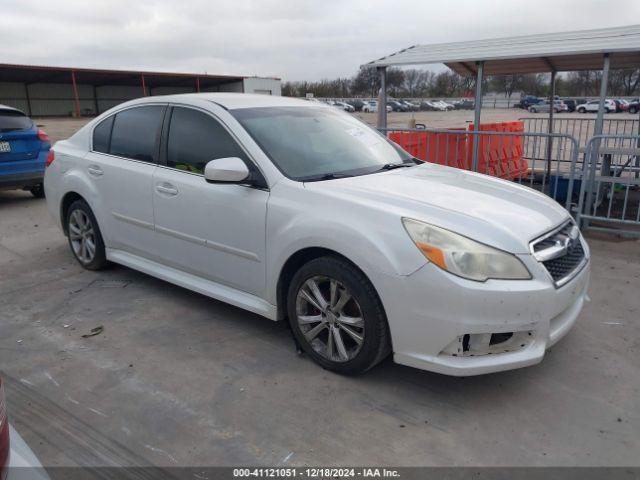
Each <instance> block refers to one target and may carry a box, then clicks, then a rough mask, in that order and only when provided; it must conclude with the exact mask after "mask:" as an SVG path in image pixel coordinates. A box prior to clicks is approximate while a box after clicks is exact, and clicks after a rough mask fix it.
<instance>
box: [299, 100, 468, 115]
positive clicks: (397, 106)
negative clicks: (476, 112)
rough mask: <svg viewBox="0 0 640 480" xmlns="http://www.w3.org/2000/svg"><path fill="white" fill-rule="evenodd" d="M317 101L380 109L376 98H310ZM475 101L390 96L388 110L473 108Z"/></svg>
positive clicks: (351, 108)
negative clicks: (412, 98)
mask: <svg viewBox="0 0 640 480" xmlns="http://www.w3.org/2000/svg"><path fill="white" fill-rule="evenodd" d="M308 100H311V101H315V102H321V103H326V104H328V105H332V106H334V107H337V108H340V109H342V110H344V111H346V112H365V113H367V112H368V113H375V112H377V111H378V101H377V100H375V99H372V100H366V99H353V100H345V101H342V100H324V99H316V98H312V99H308ZM474 107H475V102H474V101H473V100H471V99H468V98H463V99H460V100H454V101H452V102H446V101H444V100H423V101H420V102H418V101H415V100H414V101H412V100H406V99H395V98H390V99H388V100H387V111H388V112H419V111H423V112H424V111H427V112H429V111H435V112H446V111H449V110H473V109H474Z"/></svg>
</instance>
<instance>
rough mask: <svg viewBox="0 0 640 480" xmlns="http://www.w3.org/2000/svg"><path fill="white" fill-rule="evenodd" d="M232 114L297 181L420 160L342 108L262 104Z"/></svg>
mask: <svg viewBox="0 0 640 480" xmlns="http://www.w3.org/2000/svg"><path fill="white" fill-rule="evenodd" d="M231 114H232V115H233V116H234V117H235V118H236V119H237V120H238V121H239V122H240V124H241V125H242V126H243V127H244V128H245V129H246V130H247V132H249V134H250V135H251V136H252V137H253V139H254V140H255V141H256V143H258V144H259V145H260V147H261V148H262V149H263V150H264V152H265V153H266V154H267V155H268V156H269V157H270V158H271V160H272V161H273V163H274V164H275V165H276V167H278V169H279V170H280V171H281V172H282V173H283V174H284V175H286V176H287V177H289V178H292V179H294V180H298V181H314V180H327V179H330V178H337V177H342V176H354V175H364V174H368V173H374V172H377V171H381V170H385V169H386V168H385V167H388V166H389V165H390V164H394V165H395V164H411V165H413V164H414V161H413V157H411V155H409V154H408V153H407V152H405V151H404V150H402V149H401V148H400V147H398V146H397V145H395V144H394V143H392V142H390V141H389V140H387V138H386V137H384V136H383V135H381V134H379V133H378V132H377V131H376V130H373V129H372V128H370V127H368V126H366V125H365V124H363V123H362V122H360V121H359V120H357V119H355V118H353V117H352V116H350V115H349V114H347V113H343V112H341V111H339V110H334V109H328V108H322V107H262V108H246V109H239V110H233V111H231Z"/></svg>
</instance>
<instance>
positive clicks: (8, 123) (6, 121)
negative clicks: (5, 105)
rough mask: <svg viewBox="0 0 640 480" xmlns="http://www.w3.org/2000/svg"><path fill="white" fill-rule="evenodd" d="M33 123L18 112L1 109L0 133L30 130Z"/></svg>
mask: <svg viewBox="0 0 640 480" xmlns="http://www.w3.org/2000/svg"><path fill="white" fill-rule="evenodd" d="M32 125H33V122H32V121H31V119H30V118H29V117H27V116H26V115H25V114H24V113H22V112H19V111H17V110H4V109H0V132H10V131H12V130H28V129H30V128H31V126H32Z"/></svg>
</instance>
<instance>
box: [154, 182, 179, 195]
mask: <svg viewBox="0 0 640 480" xmlns="http://www.w3.org/2000/svg"><path fill="white" fill-rule="evenodd" d="M156 191H157V192H158V193H162V194H164V195H169V196H170V197H175V196H176V195H178V189H177V188H176V187H175V186H173V185H171V184H170V183H167V182H164V183H159V184H158V185H156Z"/></svg>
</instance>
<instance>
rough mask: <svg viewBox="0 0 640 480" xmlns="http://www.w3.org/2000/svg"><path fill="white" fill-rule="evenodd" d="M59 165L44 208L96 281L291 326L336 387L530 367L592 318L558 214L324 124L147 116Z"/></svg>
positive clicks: (265, 102) (202, 102) (113, 121)
mask: <svg viewBox="0 0 640 480" xmlns="http://www.w3.org/2000/svg"><path fill="white" fill-rule="evenodd" d="M54 148H55V155H54V157H53V158H52V161H51V162H50V164H49V166H48V168H47V171H46V175H45V189H46V198H47V204H48V207H49V210H50V212H51V214H52V215H53V216H54V218H55V220H56V222H57V223H58V224H59V225H60V226H61V228H62V230H63V231H64V233H65V235H67V236H68V240H69V246H70V249H71V252H72V253H73V255H74V256H75V257H76V259H77V260H78V262H79V263H80V264H81V265H82V266H83V267H85V268H87V269H92V270H97V269H100V268H102V267H104V266H105V265H106V263H107V262H108V261H111V262H116V263H120V264H122V265H126V266H129V267H131V268H134V269H137V270H140V271H142V272H145V273H147V274H150V275H153V276H156V277H158V278H161V279H163V280H166V281H168V282H172V283H174V284H177V285H180V286H182V287H186V288H189V289H192V290H194V291H197V292H200V293H202V294H204V295H208V296H210V297H212V298H216V299H219V300H222V301H225V302H228V303H230V304H233V305H236V306H238V307H241V308H244V309H247V310H249V311H252V312H255V313H258V314H260V315H262V316H264V317H266V318H268V319H271V320H285V319H287V320H288V322H289V323H290V325H291V328H292V330H293V333H294V336H295V339H296V341H297V342H298V343H299V345H300V346H301V347H302V349H303V350H304V351H305V352H306V353H307V354H308V355H309V357H311V358H312V359H313V360H315V361H316V362H317V363H319V364H320V365H322V366H323V367H325V368H327V369H330V370H334V371H336V372H340V373H349V374H355V373H362V372H364V371H366V370H368V369H369V368H371V367H373V366H374V365H375V364H376V363H378V362H379V361H381V360H382V359H384V358H385V357H386V356H387V355H389V354H390V353H393V358H394V360H395V361H396V362H398V363H401V364H405V365H410V366H413V367H417V368H421V369H425V370H431V371H435V372H441V373H446V374H451V375H474V374H481V373H488V372H495V371H499V370H507V369H511V368H516V367H523V366H527V365H532V364H535V363H537V362H539V361H541V360H542V358H543V356H544V353H545V350H546V349H547V348H549V347H550V346H551V345H552V344H554V343H555V342H556V341H558V340H559V339H560V338H561V337H562V336H563V335H565V334H566V333H567V332H568V331H569V329H570V328H571V326H572V325H573V324H574V322H575V321H576V319H577V318H578V314H579V313H580V311H581V309H582V306H583V303H584V302H585V299H586V298H587V283H588V279H589V250H588V247H587V244H586V243H585V241H584V239H583V238H582V236H581V235H580V232H579V230H578V229H577V227H575V225H574V224H573V220H572V219H571V217H570V216H569V214H568V213H567V211H566V210H564V209H563V208H562V207H561V206H560V205H558V204H557V203H556V202H554V201H553V200H551V199H550V198H548V197H546V196H545V195H543V194H540V193H537V192H535V191H534V190H531V189H529V188H527V187H523V186H519V185H516V184H514V183H510V182H508V181H504V180H500V179H496V178H491V177H488V176H484V175H481V174H477V173H470V172H467V171H462V170H456V169H453V168H448V167H443V166H439V165H434V164H426V163H421V162H418V161H416V160H415V159H414V158H412V157H411V156H410V155H409V154H408V153H407V152H405V151H404V150H402V149H401V148H400V147H398V146H397V145H395V144H394V143H392V142H390V141H389V140H388V139H387V138H386V137H385V136H384V135H381V134H380V133H378V132H377V131H376V130H374V129H371V128H369V127H368V126H366V125H365V124H364V123H362V122H360V121H359V120H358V119H357V118H354V117H353V116H351V115H349V114H347V113H345V112H342V111H339V110H337V109H335V108H332V107H329V106H326V105H318V104H315V103H313V102H306V101H302V100H296V99H291V98H285V97H270V96H264V95H245V94H225V93H207V94H187V95H172V96H164V97H161V96H157V97H147V98H143V99H138V100H133V101H130V102H127V103H124V104H121V105H119V106H117V107H115V108H113V109H111V110H110V111H108V112H106V113H104V114H102V115H101V116H99V117H98V118H96V119H94V120H92V121H91V122H90V123H88V124H87V125H86V126H84V127H83V128H81V129H80V130H79V131H78V132H77V133H76V134H75V135H73V136H72V137H71V138H69V139H68V140H65V141H61V142H58V143H57V144H56V145H55V147H54ZM176 321H179V319H176Z"/></svg>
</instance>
